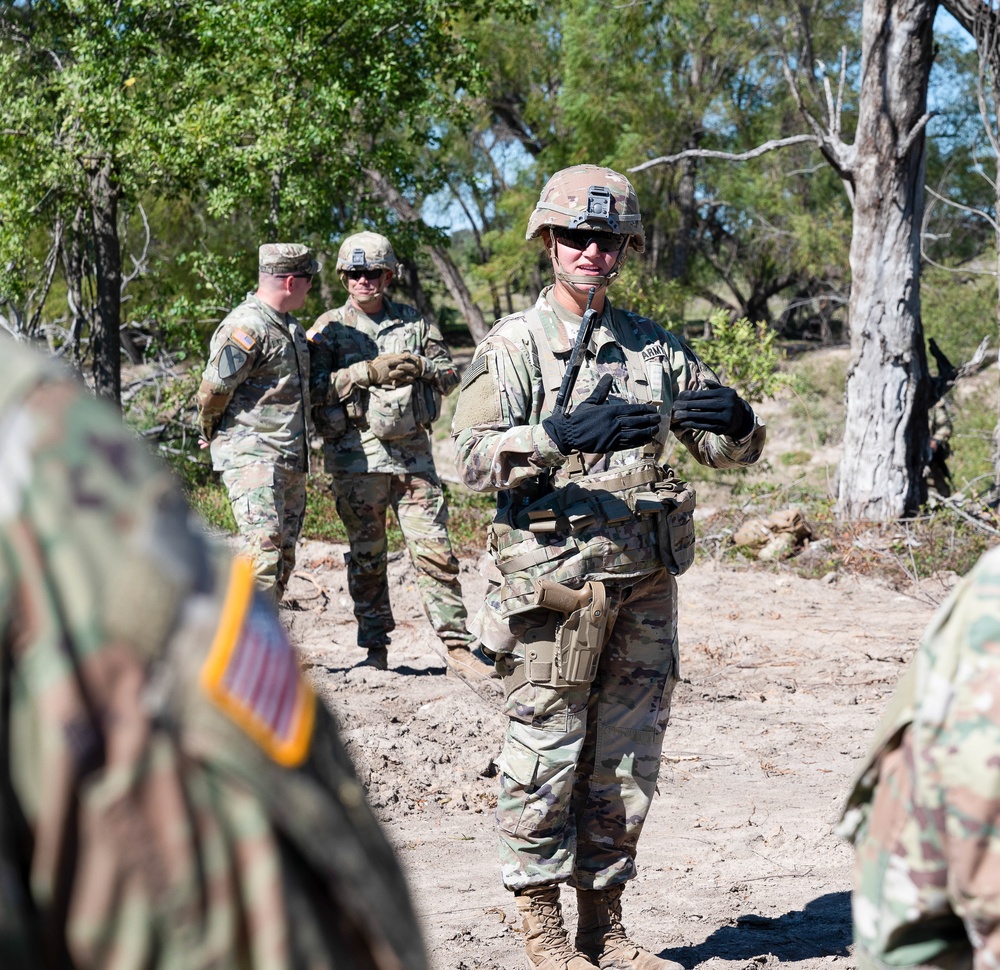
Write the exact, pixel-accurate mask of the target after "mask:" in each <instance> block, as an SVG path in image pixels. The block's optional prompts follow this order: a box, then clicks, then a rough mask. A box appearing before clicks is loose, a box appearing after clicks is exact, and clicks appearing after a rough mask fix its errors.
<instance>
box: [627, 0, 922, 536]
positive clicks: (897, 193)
mask: <svg viewBox="0 0 1000 970" xmlns="http://www.w3.org/2000/svg"><path fill="white" fill-rule="evenodd" d="M936 9H937V3H936V0H865V3H864V7H863V11H862V48H861V91H860V96H859V102H858V118H857V128H856V132H855V138H854V141H853V143H851V144H848V143H846V142H845V141H844V140H843V138H842V127H841V121H842V113H843V104H844V88H845V77H846V52H843V53H842V56H841V69H840V77H839V83H838V87H837V92H836V94H835V93H834V91H833V86H832V84H831V81H830V75H829V73H828V72H827V71H826V69H825V66H824V65H823V64H822V63H820V62H816V61H814V60H813V57H812V53H811V50H812V45H811V38H810V35H809V30H808V24H807V23H806V22H805V20H803V23H802V24H800V27H801V33H800V41H801V45H800V49H799V50H798V51H797V52H796V56H795V57H794V58H792V57H789V56H788V55H787V54H786V55H785V56H784V58H783V63H784V70H785V74H786V77H787V79H788V82H789V86H790V89H791V91H792V94H793V96H794V98H795V100H796V103H797V105H798V107H799V111H800V114H801V115H802V117H803V119H804V120H805V122H806V124H807V126H808V127H809V129H810V132H808V133H803V134H801V135H794V136H791V137H790V138H786V139H774V140H773V141H771V142H768V143H765V144H764V145H761V146H759V147H758V148H756V149H753V150H751V152H749V153H740V154H732V155H729V154H727V153H712V154H710V155H709V154H708V153H706V152H704V150H698V154H699V155H700V156H701V157H716V158H720V157H728V158H729V159H730V160H733V161H739V160H742V159H743V158H744V157H755V156H756V155H757V154H763V153H764V152H766V151H773V150H775V149H778V148H782V147H785V145H786V144H801V143H804V142H810V141H811V142H813V143H814V144H816V145H817V147H818V148H819V149H820V151H821V152H822V153H823V156H824V157H825V158H826V160H827V161H828V162H829V164H830V165H831V166H832V167H833V168H834V170H835V171H836V172H837V174H838V175H839V176H840V177H841V179H842V180H843V183H844V187H845V189H846V191H847V193H848V196H849V198H850V199H851V203H852V205H853V208H854V220H853V233H852V237H851V254H850V263H851V276H852V279H851V301H850V315H849V319H850V329H851V364H850V368H849V370H848V375H847V388H846V399H847V420H846V426H845V431H844V451H843V458H842V461H841V466H840V476H839V479H840V480H839V492H838V500H837V508H838V512H839V514H840V515H841V516H842V517H844V518H847V519H869V520H874V521H887V520H890V519H895V518H899V517H901V516H905V515H912V514H913V513H915V512H916V511H917V509H918V508H919V507H920V505H921V504H922V503H923V502H924V501H925V500H926V497H927V486H926V483H925V481H924V478H923V474H922V470H923V456H924V454H925V451H926V448H927V442H928V428H927V399H928V385H929V375H928V370H927V359H926V354H925V352H924V336H923V325H922V323H921V318H920V229H921V223H922V212H923V184H924V132H925V128H926V125H927V122H928V121H929V120H930V117H931V116H930V114H929V113H928V112H927V110H926V106H927V82H928V78H929V76H930V68H931V63H932V58H933V33H932V27H933V21H934V13H935V11H936ZM817 68H818V70H817ZM815 105H818V106H819V110H816V109H815V108H814V107H813V106H815ZM824 115H825V118H823V120H820V119H821V118H822V117H823V116H824ZM686 155H687V153H683V152H682V153H679V154H678V155H676V156H670V157H668V158H665V159H662V160H653V161H652V162H649V163H646V166H644V167H648V166H649V165H650V164H663V163H664V162H665V161H667V160H669V161H676V160H678V159H680V158H683V157H685V156H686ZM635 170H636V169H633V170H632V171H635Z"/></svg>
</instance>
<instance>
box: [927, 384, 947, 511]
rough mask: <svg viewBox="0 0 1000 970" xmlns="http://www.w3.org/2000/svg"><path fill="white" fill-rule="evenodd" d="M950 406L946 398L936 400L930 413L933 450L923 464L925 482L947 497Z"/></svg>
mask: <svg viewBox="0 0 1000 970" xmlns="http://www.w3.org/2000/svg"><path fill="white" fill-rule="evenodd" d="M952 430H953V429H952V420H951V407H950V405H949V404H948V400H947V398H941V399H940V400H938V401H937V402H936V403H935V405H934V407H933V408H931V413H930V433H931V442H932V444H933V450H932V451H931V454H930V456H929V457H928V459H927V462H926V464H925V465H924V477H925V478H926V479H927V484H928V485H929V486H930V487H931V488H933V489H934V491H936V492H937V493H938V495H942V496H944V497H945V498H947V497H948V496H949V495H951V471H950V470H949V468H948V458H949V456H950V455H951V444H950V442H951V435H952Z"/></svg>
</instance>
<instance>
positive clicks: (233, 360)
mask: <svg viewBox="0 0 1000 970" xmlns="http://www.w3.org/2000/svg"><path fill="white" fill-rule="evenodd" d="M246 362H247V355H246V353H244V351H242V350H240V348H239V347H234V346H233V345H232V344H225V345H224V346H223V348H222V350H220V351H219V353H218V354H216V357H215V369H216V370H217V371H218V372H219V377H221V378H222V379H223V380H224V381H225V380H229V378H230V377H233V376H235V375H236V374H238V373H239V372H240V370H241V369H242V368H243V365H244V364H245V363H246Z"/></svg>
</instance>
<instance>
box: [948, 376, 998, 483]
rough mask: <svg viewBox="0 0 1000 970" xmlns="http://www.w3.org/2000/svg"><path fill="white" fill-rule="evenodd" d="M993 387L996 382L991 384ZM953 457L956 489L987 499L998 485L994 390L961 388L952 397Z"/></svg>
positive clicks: (951, 469)
mask: <svg viewBox="0 0 1000 970" xmlns="http://www.w3.org/2000/svg"><path fill="white" fill-rule="evenodd" d="M991 383H992V382H991ZM951 400H952V402H953V403H952V413H953V419H952V425H953V431H952V435H951V441H950V442H949V444H950V446H951V455H950V457H949V458H948V469H949V471H950V472H951V479H952V488H953V489H954V490H955V491H956V492H959V491H961V492H962V493H963V494H965V495H966V496H968V497H975V496H985V495H986V493H987V492H989V491H990V490H991V489H992V488H993V485H994V480H993V430H994V428H995V426H996V423H997V392H996V388H995V386H994V387H989V388H986V387H978V388H976V389H974V390H971V393H969V391H968V390H966V389H964V388H962V386H961V385H959V388H958V389H957V391H953V392H952V394H951Z"/></svg>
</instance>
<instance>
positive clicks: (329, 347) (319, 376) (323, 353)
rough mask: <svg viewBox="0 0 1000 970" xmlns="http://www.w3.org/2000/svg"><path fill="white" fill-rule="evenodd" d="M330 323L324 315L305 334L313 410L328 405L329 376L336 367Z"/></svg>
mask: <svg viewBox="0 0 1000 970" xmlns="http://www.w3.org/2000/svg"><path fill="white" fill-rule="evenodd" d="M331 321H332V317H331V315H330V314H329V313H324V314H323V315H322V316H321V317H319V318H318V319H317V320H316V322H315V323H314V324H313V325H312V327H311V328H310V330H309V332H308V333H307V334H306V337H307V339H308V340H309V400H310V401H311V402H312V406H313V407H314V408H317V407H324V406H325V405H327V404H328V403H329V397H330V391H331V386H330V376H331V374H332V373H333V370H334V367H335V365H336V354H335V341H334V340H333V335H332V332H331Z"/></svg>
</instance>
